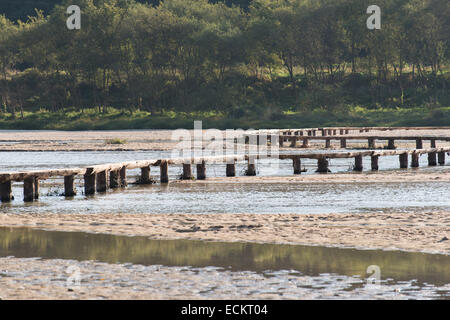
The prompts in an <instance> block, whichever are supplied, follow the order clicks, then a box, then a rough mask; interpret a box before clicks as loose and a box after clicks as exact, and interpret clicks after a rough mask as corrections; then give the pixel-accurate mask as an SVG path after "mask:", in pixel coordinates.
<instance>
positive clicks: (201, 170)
mask: <svg viewBox="0 0 450 320" xmlns="http://www.w3.org/2000/svg"><path fill="white" fill-rule="evenodd" d="M205 179H206V162H205V160H203V161H202V162H201V163H198V164H197V180H205Z"/></svg>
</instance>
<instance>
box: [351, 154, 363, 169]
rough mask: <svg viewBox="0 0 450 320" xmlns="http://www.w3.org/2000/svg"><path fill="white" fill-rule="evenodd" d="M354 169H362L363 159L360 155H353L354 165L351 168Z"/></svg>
mask: <svg viewBox="0 0 450 320" xmlns="http://www.w3.org/2000/svg"><path fill="white" fill-rule="evenodd" d="M353 170H354V171H363V160H362V156H356V157H355V167H354V168H353Z"/></svg>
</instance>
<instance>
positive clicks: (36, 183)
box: [34, 177, 39, 200]
mask: <svg viewBox="0 0 450 320" xmlns="http://www.w3.org/2000/svg"><path fill="white" fill-rule="evenodd" d="M34 199H35V200H37V199H39V179H38V178H37V177H35V178H34Z"/></svg>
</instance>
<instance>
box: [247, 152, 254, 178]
mask: <svg viewBox="0 0 450 320" xmlns="http://www.w3.org/2000/svg"><path fill="white" fill-rule="evenodd" d="M246 175H247V176H256V166H255V158H253V157H249V158H248V166H247V174H246Z"/></svg>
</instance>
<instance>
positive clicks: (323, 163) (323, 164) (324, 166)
mask: <svg viewBox="0 0 450 320" xmlns="http://www.w3.org/2000/svg"><path fill="white" fill-rule="evenodd" d="M316 172H320V173H328V172H330V170H329V169H328V160H327V158H325V157H320V158H319V159H317V170H316Z"/></svg>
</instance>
